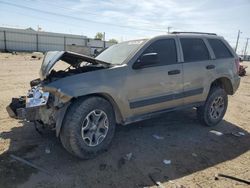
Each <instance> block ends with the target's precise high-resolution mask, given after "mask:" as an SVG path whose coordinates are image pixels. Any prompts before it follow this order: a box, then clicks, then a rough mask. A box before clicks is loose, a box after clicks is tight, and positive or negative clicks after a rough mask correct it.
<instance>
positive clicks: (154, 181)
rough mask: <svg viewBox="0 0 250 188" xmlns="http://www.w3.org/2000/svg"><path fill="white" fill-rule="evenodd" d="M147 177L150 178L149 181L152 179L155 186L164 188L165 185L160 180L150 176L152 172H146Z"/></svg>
mask: <svg viewBox="0 0 250 188" xmlns="http://www.w3.org/2000/svg"><path fill="white" fill-rule="evenodd" d="M148 177H149V178H150V179H151V181H152V182H153V183H154V184H155V185H156V186H157V187H160V188H165V186H164V185H163V184H162V183H161V182H160V181H157V180H155V178H154V177H153V176H152V174H148Z"/></svg>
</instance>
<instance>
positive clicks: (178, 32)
mask: <svg viewBox="0 0 250 188" xmlns="http://www.w3.org/2000/svg"><path fill="white" fill-rule="evenodd" d="M182 33H186V34H203V35H217V34H216V33H203V32H182V31H173V32H171V34H182Z"/></svg>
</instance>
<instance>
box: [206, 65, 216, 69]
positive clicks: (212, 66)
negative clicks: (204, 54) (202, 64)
mask: <svg viewBox="0 0 250 188" xmlns="http://www.w3.org/2000/svg"><path fill="white" fill-rule="evenodd" d="M214 68H215V65H207V66H206V69H214Z"/></svg>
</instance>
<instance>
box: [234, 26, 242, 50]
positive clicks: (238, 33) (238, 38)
mask: <svg viewBox="0 0 250 188" xmlns="http://www.w3.org/2000/svg"><path fill="white" fill-rule="evenodd" d="M240 33H241V32H240V30H239V31H238V36H237V41H236V46H235V52H237V48H238V43H239V38H240Z"/></svg>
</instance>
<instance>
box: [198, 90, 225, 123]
mask: <svg viewBox="0 0 250 188" xmlns="http://www.w3.org/2000/svg"><path fill="white" fill-rule="evenodd" d="M227 105H228V97H227V93H226V92H225V90H224V89H222V88H219V87H214V88H212V89H211V91H210V92H209V95H208V97H207V100H206V102H205V104H204V105H203V106H200V107H198V109H197V116H198V119H199V120H200V122H201V123H202V124H204V125H206V126H209V127H211V126H215V125H217V124H218V123H219V122H220V121H221V120H222V119H223V117H224V115H225V113H226V110H227Z"/></svg>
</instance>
